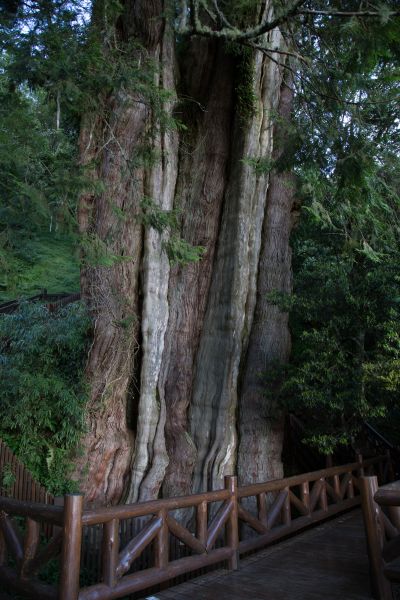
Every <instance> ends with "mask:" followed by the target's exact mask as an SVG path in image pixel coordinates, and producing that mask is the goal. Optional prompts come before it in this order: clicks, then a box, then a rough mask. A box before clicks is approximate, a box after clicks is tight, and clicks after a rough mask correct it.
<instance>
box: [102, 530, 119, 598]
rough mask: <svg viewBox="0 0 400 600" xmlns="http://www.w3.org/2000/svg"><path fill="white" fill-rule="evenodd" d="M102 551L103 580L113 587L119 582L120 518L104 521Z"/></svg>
mask: <svg viewBox="0 0 400 600" xmlns="http://www.w3.org/2000/svg"><path fill="white" fill-rule="evenodd" d="M101 552H102V574H103V581H104V583H105V584H106V585H108V587H111V588H113V587H115V585H116V583H117V573H116V571H117V566H118V553H119V519H112V520H111V521H107V523H104V525H103V539H102V551H101Z"/></svg>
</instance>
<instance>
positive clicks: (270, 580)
mask: <svg viewBox="0 0 400 600" xmlns="http://www.w3.org/2000/svg"><path fill="white" fill-rule="evenodd" d="M145 598H151V599H152V600H153V599H154V600H155V599H157V600H370V599H371V598H372V596H371V591H370V582H369V568H368V558H367V554H366V543H365V536H364V528H363V523H362V515H361V511H360V510H356V511H352V512H351V513H347V514H345V515H342V516H341V517H339V518H337V519H334V520H332V521H329V522H327V523H324V524H322V525H320V526H318V527H316V528H314V529H311V530H308V531H306V532H304V533H302V534H300V535H297V536H295V537H294V538H291V539H289V540H287V541H284V542H281V543H279V544H277V545H275V546H273V547H270V548H268V549H266V550H263V551H261V552H258V553H257V554H256V555H253V556H251V557H249V558H247V559H245V560H243V561H241V568H240V570H239V571H236V572H234V573H232V572H231V571H225V570H220V571H215V572H213V573H210V574H208V575H205V576H203V577H199V578H197V579H194V580H192V581H189V582H187V583H184V584H181V585H179V586H177V587H174V588H170V589H168V590H165V591H163V592H158V593H156V594H155V595H153V596H145Z"/></svg>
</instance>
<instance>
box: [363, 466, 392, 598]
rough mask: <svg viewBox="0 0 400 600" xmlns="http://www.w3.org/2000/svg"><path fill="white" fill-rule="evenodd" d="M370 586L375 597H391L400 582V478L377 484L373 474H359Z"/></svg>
mask: <svg viewBox="0 0 400 600" xmlns="http://www.w3.org/2000/svg"><path fill="white" fill-rule="evenodd" d="M360 490H361V497H362V508H363V517H364V526H365V533H366V538H367V549H368V556H369V562H370V575H371V587H372V591H373V597H374V598H376V600H392V599H393V594H392V587H391V582H393V583H397V584H399V583H400V481H395V482H393V483H390V484H388V485H384V486H383V487H380V488H379V486H378V479H377V477H376V476H370V477H360Z"/></svg>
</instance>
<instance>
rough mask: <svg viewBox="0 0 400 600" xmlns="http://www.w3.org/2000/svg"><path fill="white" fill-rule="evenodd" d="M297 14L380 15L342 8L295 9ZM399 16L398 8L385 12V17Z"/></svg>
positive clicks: (374, 12) (379, 14)
mask: <svg viewBox="0 0 400 600" xmlns="http://www.w3.org/2000/svg"><path fill="white" fill-rule="evenodd" d="M297 14H298V15H315V16H319V15H326V16H328V17H381V16H382V15H381V13H379V12H377V11H373V10H359V11H356V10H355V11H343V10H332V11H331V10H311V9H303V10H298V11H297ZM398 16H400V10H394V11H391V12H388V13H387V14H386V13H385V17H398Z"/></svg>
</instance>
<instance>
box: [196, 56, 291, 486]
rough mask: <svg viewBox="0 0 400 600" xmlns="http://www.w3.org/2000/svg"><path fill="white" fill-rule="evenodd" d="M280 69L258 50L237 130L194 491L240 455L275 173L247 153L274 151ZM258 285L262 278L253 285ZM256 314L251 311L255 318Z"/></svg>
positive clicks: (209, 321) (209, 324) (199, 387)
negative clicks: (244, 391)
mask: <svg viewBox="0 0 400 600" xmlns="http://www.w3.org/2000/svg"><path fill="white" fill-rule="evenodd" d="M280 78H281V74H280V70H279V68H278V67H277V66H276V65H275V64H274V63H272V62H271V61H269V60H268V59H266V58H265V57H263V56H262V55H261V53H257V55H256V59H255V74H254V92H255V95H256V98H257V101H258V107H257V111H256V114H255V115H254V117H253V118H252V121H251V122H250V123H248V124H246V127H245V128H243V126H242V123H240V122H239V118H237V122H236V125H235V128H234V133H233V135H234V147H233V150H232V161H231V165H230V176H229V182H228V185H227V191H226V195H225V200H224V212H223V217H222V227H221V232H220V235H219V240H218V250H217V255H216V260H215V265H214V271H213V280H212V284H211V289H210V296H209V300H208V307H207V313H206V316H205V321H204V326H203V330H202V335H201V340H200V346H199V351H198V355H197V358H196V374H195V380H194V389H193V398H192V405H191V410H190V420H191V431H192V435H193V439H194V442H195V444H196V447H197V451H198V455H197V462H196V465H195V471H194V489H195V490H200V489H206V488H207V487H210V486H217V485H221V482H222V479H223V476H224V474H227V473H230V472H232V470H233V468H234V465H235V461H236V444H237V432H236V409H237V381H238V375H239V365H240V360H241V356H242V351H243V338H244V337H245V331H244V326H245V323H246V307H247V309H248V310H249V309H250V310H251V308H252V307H251V302H249V301H248V300H249V299H248V290H249V283H250V281H251V280H254V278H255V272H256V270H257V264H258V253H259V246H260V234H259V232H258V233H257V228H258V230H260V229H261V223H260V218H262V215H263V214H264V206H265V188H266V185H267V176H265V175H261V176H256V174H255V173H254V171H253V169H252V168H251V166H250V165H249V164H248V162H247V161H246V159H249V158H251V159H256V160H257V159H259V158H267V159H268V157H270V156H271V152H272V135H271V131H270V130H271V127H272V119H273V111H274V108H276V101H277V95H276V88H277V86H278V87H279V82H280ZM253 285H254V284H253ZM249 319H250V317H247V321H248V320H249Z"/></svg>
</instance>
